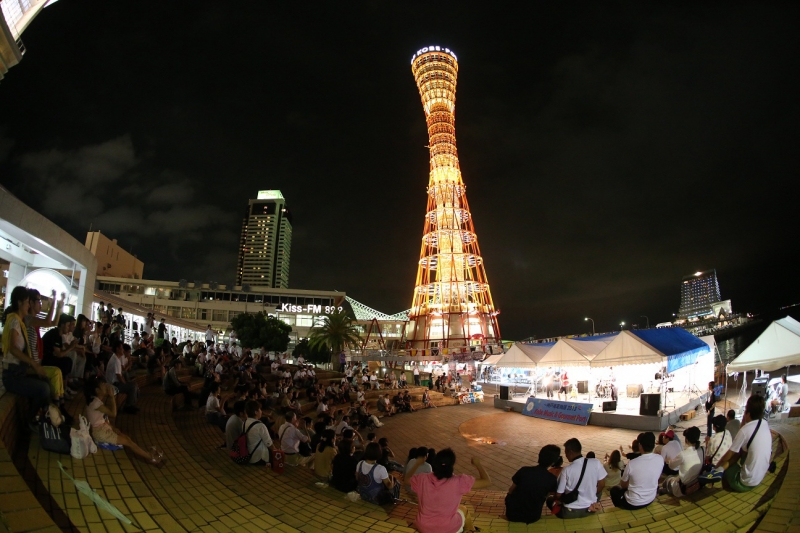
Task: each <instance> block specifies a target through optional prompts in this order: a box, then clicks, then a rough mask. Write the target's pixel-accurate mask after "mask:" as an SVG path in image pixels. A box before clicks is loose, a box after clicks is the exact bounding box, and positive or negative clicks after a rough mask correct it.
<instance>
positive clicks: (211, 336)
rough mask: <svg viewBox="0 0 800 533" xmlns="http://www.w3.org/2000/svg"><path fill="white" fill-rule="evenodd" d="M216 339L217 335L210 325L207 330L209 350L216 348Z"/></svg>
mask: <svg viewBox="0 0 800 533" xmlns="http://www.w3.org/2000/svg"><path fill="white" fill-rule="evenodd" d="M215 338H216V334H215V333H214V330H213V329H211V324H209V325H208V327H207V328H206V346H208V347H209V348H211V347H212V346H214V339H215Z"/></svg>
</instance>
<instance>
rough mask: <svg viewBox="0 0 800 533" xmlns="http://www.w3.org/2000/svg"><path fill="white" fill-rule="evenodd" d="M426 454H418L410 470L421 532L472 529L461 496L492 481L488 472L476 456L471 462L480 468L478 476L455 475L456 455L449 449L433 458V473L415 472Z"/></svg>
mask: <svg viewBox="0 0 800 533" xmlns="http://www.w3.org/2000/svg"><path fill="white" fill-rule="evenodd" d="M425 458H426V456H425V455H420V456H419V457H417V460H416V463H415V464H414V466H412V467H411V470H409V471H408V479H409V480H410V483H411V488H412V489H413V490H414V492H416V493H417V500H418V501H419V511H417V520H416V522H415V524H414V525H415V527H416V528H417V530H418V531H420V533H460V532H461V531H469V530H473V529H474V528H473V526H472V518H471V517H470V516H469V515H468V513H467V509H466V507H464V506H463V505H460V504H461V496H463V495H464V494H466V493H468V492H469V491H471V490H475V489H483V488H486V487H488V486H489V485H491V484H492V482H491V480H490V479H489V474H487V473H486V471H485V470H484V469H483V466H482V465H481V461H480V459H478V458H476V457H473V458H472V464H473V465H475V468H477V469H478V474H479V476H480V477H479V478H478V479H475V478H474V477H472V476H468V475H466V474H458V475H453V466H455V464H456V454H455V453H454V452H453V450H451V449H450V448H446V449H444V450H442V451H440V452H439V453H437V454H436V456H435V457H434V458H433V461H432V462H431V463H432V464H431V468H432V469H433V473H430V474H418V475H416V476H415V475H414V473H415V472H416V471H417V469H418V468H419V467H420V466H421V465H422V464H423V463H424V462H425Z"/></svg>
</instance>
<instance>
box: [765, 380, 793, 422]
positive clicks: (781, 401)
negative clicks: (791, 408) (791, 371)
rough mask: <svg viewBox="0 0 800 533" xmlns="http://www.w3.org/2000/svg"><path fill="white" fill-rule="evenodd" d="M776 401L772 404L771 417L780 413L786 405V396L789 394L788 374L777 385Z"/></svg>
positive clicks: (770, 404)
mask: <svg viewBox="0 0 800 533" xmlns="http://www.w3.org/2000/svg"><path fill="white" fill-rule="evenodd" d="M775 393H776V394H775V399H773V400H772V401H771V402H770V403H769V406H770V409H769V412H770V415H774V414H776V413H780V411H781V409H783V407H784V406H785V405H786V396H787V395H788V394H789V385H787V384H786V374H783V375H782V376H781V382H780V383H778V384H776V385H775Z"/></svg>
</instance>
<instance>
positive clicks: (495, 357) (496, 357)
mask: <svg viewBox="0 0 800 533" xmlns="http://www.w3.org/2000/svg"><path fill="white" fill-rule="evenodd" d="M504 355H505V354H504V353H496V354H494V355H490V356H489V357H487V358H486V359H484V360H483V361H481V364H482V365H496V364H497V362H498V361H499V360H500V358H502V357H503V356H504Z"/></svg>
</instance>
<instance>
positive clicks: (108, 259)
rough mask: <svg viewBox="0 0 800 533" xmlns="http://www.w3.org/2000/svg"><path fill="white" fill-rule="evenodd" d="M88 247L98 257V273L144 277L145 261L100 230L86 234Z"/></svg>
mask: <svg viewBox="0 0 800 533" xmlns="http://www.w3.org/2000/svg"><path fill="white" fill-rule="evenodd" d="M86 248H88V249H89V251H90V252H92V255H94V256H95V257H96V258H97V273H98V274H99V275H101V276H110V277H115V278H133V279H142V273H143V272H144V263H143V262H142V261H140V260H139V259H138V258H137V257H136V256H134V255H131V254H130V253H128V251H127V250H125V249H124V248H123V247H122V246H120V245H119V244H118V243H117V239H109V238H108V237H106V236H105V235H103V234H102V233H100V232H99V231H90V232H88V233H87V234H86Z"/></svg>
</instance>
